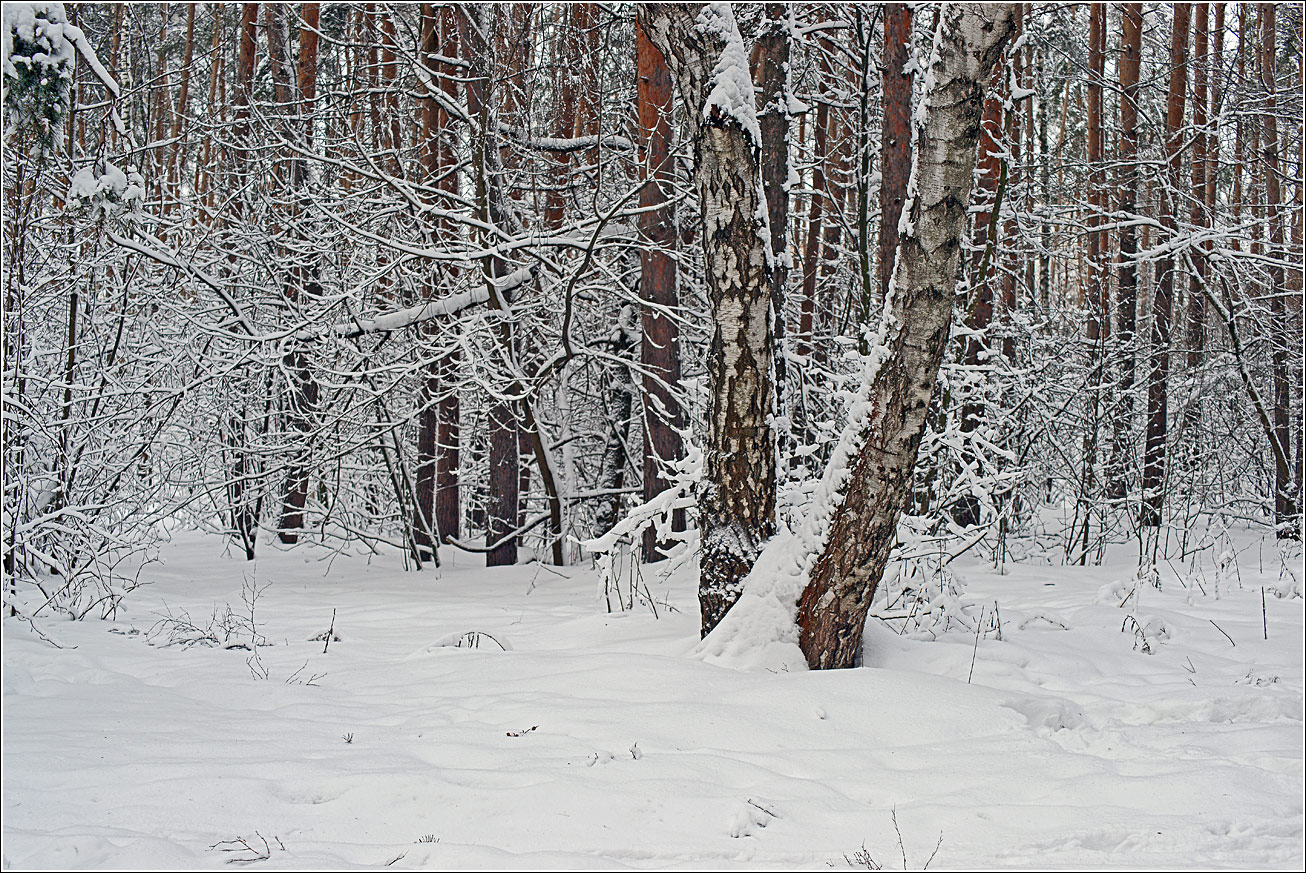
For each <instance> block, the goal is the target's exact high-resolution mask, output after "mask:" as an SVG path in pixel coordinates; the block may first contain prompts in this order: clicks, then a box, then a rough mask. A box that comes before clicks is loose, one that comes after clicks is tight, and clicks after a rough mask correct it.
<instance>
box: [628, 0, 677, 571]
mask: <svg viewBox="0 0 1306 873" xmlns="http://www.w3.org/2000/svg"><path fill="white" fill-rule="evenodd" d="M635 66H636V87H635V99H636V102H637V107H636V108H637V114H638V121H639V145H640V151H641V156H640V165H641V167H642V169H643V173H644V187H643V189H642V190H641V191H640V198H639V205H640V208H641V209H644V210H646V211H645V212H642V213H641V214H640V217H639V230H640V234H641V236H643V238H644V239H645V240H646V241H647V244H646V245H645V246H643V248H642V249H641V251H640V258H639V267H640V273H639V294H640V299H641V300H642V301H643V302H644V306H643V307H642V314H641V318H642V321H643V338H642V340H641V344H640V360H641V362H642V364H643V370H644V375H643V381H644V386H643V397H644V499H645V500H651V499H653V498H654V497H656V496H657V495H658V494H660V493H662V492H663V491H664V490H666V488H667V487H668V483H667V479H666V475H665V473H664V469H663V468H664V465H665V464H667V463H670V462H674V461H679V460H680V459H681V458H682V457H684V452H685V450H684V446H683V444H682V441H681V437H680V432H681V431H682V430H683V429H684V426H685V416H684V411H683V410H682V409H681V408H680V404H679V403H677V402H676V401H675V400H674V399H673V398H672V396H671V389H673V388H675V387H677V386H678V385H679V384H680V327H679V326H678V325H677V324H676V322H675V321H674V320H673V319H672V318H671V317H669V316H668V315H667V311H668V310H671V309H674V308H675V307H676V306H677V305H678V303H679V298H678V295H677V291H676V262H675V259H674V258H673V257H672V252H674V251H675V248H676V219H675V207H674V205H673V204H672V202H671V194H672V185H673V184H674V183H675V175H676V174H675V167H674V166H673V165H672V161H671V146H672V136H673V134H672V130H671V93H672V91H671V71H670V70H669V69H668V68H667V62H666V59H665V58H664V57H663V56H662V52H661V51H660V50H659V49H658V48H657V46H655V45H653V43H652V42H651V41H650V40H649V38H648V34H647V33H646V32H645V31H644V22H643V19H642V18H637V19H636V22H635ZM684 529H685V513H684V511H683V510H679V511H677V512H676V515H675V516H674V517H673V518H672V530H676V531H683V530H684ZM666 546H667V544H664V543H659V542H658V540H657V532H656V531H655V530H654V529H653V528H652V527H649V528H648V529H646V530H645V531H644V560H646V561H658V560H661V559H662V557H663V552H664V550H665V548H666Z"/></svg>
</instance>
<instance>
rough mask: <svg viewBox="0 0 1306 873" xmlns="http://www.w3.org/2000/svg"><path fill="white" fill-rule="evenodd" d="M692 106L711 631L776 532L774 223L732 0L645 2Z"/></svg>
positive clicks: (648, 25) (653, 30)
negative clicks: (703, 337) (705, 345)
mask: <svg viewBox="0 0 1306 873" xmlns="http://www.w3.org/2000/svg"><path fill="white" fill-rule="evenodd" d="M640 16H641V18H642V21H643V25H644V30H645V33H646V34H647V35H648V38H649V39H650V40H651V41H652V42H653V44H654V45H656V46H657V47H658V48H659V49H661V51H662V54H663V56H664V57H665V58H666V60H667V65H668V67H669V68H670V69H671V73H672V77H673V78H674V80H675V85H676V87H677V89H678V90H679V91H680V97H681V100H683V101H684V103H685V106H686V107H687V111H686V113H685V118H686V121H687V126H688V128H689V131H690V136H691V138H692V142H693V150H694V178H695V182H696V183H697V186H698V194H699V209H700V217H701V223H702V239H703V254H704V257H705V259H706V262H707V288H708V299H709V300H710V301H711V305H712V341H711V346H710V350H709V353H708V373H709V378H710V380H711V395H712V397H711V410H710V413H709V417H708V430H707V446H706V452H705V454H706V467H707V469H706V473H705V477H704V483H703V484H704V488H703V492H702V494H701V495H700V498H699V523H700V529H701V531H702V537H703V551H702V558H701V563H700V568H701V569H700V577H699V591H698V598H699V606H700V609H701V612H702V623H703V624H702V629H703V634H704V635H706V634H707V633H708V632H709V631H710V630H712V628H714V627H716V625H717V623H718V622H719V621H720V620H721V618H722V616H724V615H725V614H726V612H727V610H729V609H730V607H731V606H733V605H734V603H735V601H736V600H738V598H739V593H740V590H741V587H742V583H743V579H744V576H745V575H746V574H747V573H748V571H749V570H750V569H751V568H752V566H753V562H754V560H756V558H757V555H758V553H759V552H760V551H761V547H762V544H763V543H764V542H766V540H767V539H769V538H770V537H771V535H772V534H773V533H775V466H776V457H775V432H774V430H773V429H772V427H771V421H770V418H771V414H772V408H773V403H774V396H775V394H774V392H775V386H774V384H773V383H772V373H773V372H774V371H773V357H774V349H775V339H774V331H773V307H772V300H773V296H772V290H773V288H774V285H773V281H772V272H773V263H772V257H771V254H770V244H769V238H770V236H769V235H770V229H769V227H768V226H767V225H768V224H769V222H768V215H767V211H766V205H765V200H764V196H763V192H762V188H761V185H760V184H759V181H760V167H759V166H758V159H759V154H760V152H761V149H762V145H763V144H762V142H761V130H760V128H759V127H758V123H757V112H756V107H755V105H754V102H753V98H752V91H753V85H752V77H751V73H750V71H749V66H748V54H747V51H746V50H745V48H744V41H743V38H742V37H741V36H740V34H739V27H738V25H737V24H736V23H735V19H734V14H733V13H732V12H731V11H730V8H729V7H728V6H719V5H707V6H699V5H697V4H695V5H692V6H689V5H666V6H664V5H656V4H644V5H641V6H640Z"/></svg>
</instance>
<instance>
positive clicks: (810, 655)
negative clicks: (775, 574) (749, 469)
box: [797, 4, 1018, 669]
mask: <svg viewBox="0 0 1306 873" xmlns="http://www.w3.org/2000/svg"><path fill="white" fill-rule="evenodd" d="M1017 8H1018V7H1017V6H1015V5H992V6H981V5H979V4H958V5H956V6H948V7H946V9H945V11H943V13H942V14H941V16H940V18H941V21H940V22H939V28H940V31H939V33H938V36H937V38H936V40H935V46H936V51H935V54H934V55H933V56H932V57H931V59H930V72H929V79H928V80H927V81H929V82H930V87H929V88H928V90H927V91H926V93H925V94H924V97H923V99H924V120H923V121H919V122H918V125H919V127H918V129H917V144H916V154H915V171H914V173H913V175H914V177H915V181H916V186H915V189H914V190H911V191H909V192H908V198H909V200H908V206H907V213H908V222H907V224H906V226H905V227H904V228H903V232H902V233H901V234H900V235H899V240H898V256H897V262H896V265H895V267H894V294H893V297H892V299H890V300H887V301H885V316H884V319H885V320H884V323H883V325H884V326H883V327H882V331H883V332H884V335H883V338H882V344H883V346H884V348H883V350H882V354H883V356H884V357H883V359H882V363H881V364H880V366H879V367H878V369H877V370H876V372H875V373H874V376H873V378H872V381H871V383H870V385H869V388H868V389H867V390H868V392H869V393H868V400H869V413H868V415H867V416H866V418H864V419H859V420H857V421H856V422H854V423H852V424H850V427H853V428H855V429H856V434H855V437H854V439H853V446H852V449H853V451H854V454H853V455H852V456H851V457H849V459H848V460H849V463H850V465H851V470H849V471H848V476H847V479H846V482H845V484H844V485H843V487H842V488H841V489H840V494H839V496H838V497H836V498H834V499H836V500H838V501H839V503H838V506H837V508H834V509H833V516H832V518H831V520H830V522H829V525H828V527H827V529H826V532H825V544H824V546H823V548H822V550H821V553H820V554H819V555H818V557H817V558H816V562H815V565H814V566H813V568H812V571H811V578H810V581H809V582H808V584H807V587H806V589H805V590H804V591H803V594H802V597H801V598H800V600H799V603H798V616H797V621H798V630H799V645H800V646H801V647H802V650H803V654H804V655H805V656H806V657H807V663H808V664H809V665H810V666H811V667H812V668H813V669H827V668H834V667H851V666H853V664H854V663H855V661H856V659H857V655H858V652H859V651H860V649H861V639H862V630H863V628H864V627H865V625H866V614H867V611H868V610H869V609H870V605H871V599H872V597H873V596H874V594H875V588H876V585H877V584H878V583H879V580H880V577H881V576H882V575H883V573H884V568H885V566H886V565H887V564H888V560H889V549H890V547H891V546H892V544H893V539H894V535H895V533H896V530H897V525H898V517H899V515H900V513H901V510H902V505H903V500H904V498H905V497H906V495H907V492H908V489H909V487H910V484H911V473H912V467H913V466H914V465H915V462H916V453H917V449H918V448H919V446H920V438H921V432H922V430H923V429H924V426H925V417H926V413H927V412H928V411H929V405H930V396H931V394H932V393H933V391H934V383H935V378H936V377H937V375H938V371H939V363H940V362H941V360H942V358H943V353H944V349H945V347H946V345H947V342H948V332H949V327H950V326H951V322H952V305H953V298H954V296H955V290H956V284H957V271H958V268H959V267H960V264H961V238H962V234H963V233H964V232H965V228H966V206H967V203H968V202H969V200H970V190H971V185H972V182H973V176H972V174H973V171H974V168H975V145H976V142H977V140H978V138H979V124H980V114H981V112H982V111H983V106H984V86H985V84H986V83H987V82H988V81H989V77H990V75H991V74H992V71H993V68H994V65H995V64H996V63H998V62H999V60H1000V59H1001V56H1002V49H1003V46H1004V45H1005V44H1006V42H1007V40H1008V39H1009V38H1010V36H1011V34H1012V32H1013V30H1014V28H1015V18H1016V12H1017ZM836 457H837V456H836Z"/></svg>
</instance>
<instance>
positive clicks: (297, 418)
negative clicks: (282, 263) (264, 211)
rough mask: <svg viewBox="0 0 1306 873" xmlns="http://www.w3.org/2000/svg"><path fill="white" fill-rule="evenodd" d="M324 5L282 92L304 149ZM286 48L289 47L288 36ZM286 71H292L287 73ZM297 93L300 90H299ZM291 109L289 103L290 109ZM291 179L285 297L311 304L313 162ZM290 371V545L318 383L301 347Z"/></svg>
mask: <svg viewBox="0 0 1306 873" xmlns="http://www.w3.org/2000/svg"><path fill="white" fill-rule="evenodd" d="M319 18H320V4H318V3H305V4H304V5H303V8H302V10H301V12H300V21H301V26H300V27H299V60H298V68H297V70H296V75H295V79H296V86H297V87H296V89H295V90H294V91H292V90H291V89H290V87H289V86H288V85H286V86H284V90H285V91H286V93H287V94H288V95H289V96H290V97H291V99H292V100H293V99H295V97H296V96H297V97H298V101H297V102H298V106H297V108H296V111H295V116H296V117H295V118H294V119H293V120H292V121H291V122H290V137H291V140H292V141H293V142H294V143H296V144H297V145H298V146H299V147H300V148H303V149H305V150H307V149H310V148H311V147H312V143H313V110H314V105H315V103H316V100H317V55H318V24H319ZM281 38H282V39H284V40H285V44H286V45H285V46H282V49H283V50H286V46H288V45H289V39H288V34H286V33H283V34H282V37H281ZM286 62H287V63H286V67H287V68H288V67H289V54H288V51H287V54H286ZM285 73H288V69H287V70H286V71H285ZM296 92H297V94H296ZM287 108H290V107H287ZM289 163H290V168H291V169H290V181H291V186H292V189H293V192H294V194H293V198H292V201H291V203H290V207H289V214H288V216H287V218H288V220H289V223H290V228H289V230H290V232H289V234H288V236H289V246H290V247H291V251H290V252H289V260H290V276H289V282H288V283H287V289H286V290H287V294H286V296H287V298H288V299H289V300H290V302H291V305H292V306H296V305H298V306H304V305H307V304H310V303H311V302H312V301H313V300H315V299H317V298H318V297H320V296H321V294H322V287H321V285H320V284H319V282H318V267H317V261H316V258H315V256H314V255H313V254H312V252H311V251H310V249H311V247H312V241H311V240H310V239H309V233H308V232H307V231H306V230H305V228H304V227H303V225H302V223H303V222H304V221H305V220H306V212H307V209H305V208H303V205H302V204H301V203H300V202H299V201H300V199H301V198H303V197H304V196H305V191H304V189H305V187H306V186H307V185H308V183H309V165H308V161H307V159H306V158H304V157H303V156H302V155H292V156H291V158H290V161H289ZM285 364H286V372H287V373H289V374H290V386H289V387H290V398H289V401H288V407H289V409H288V411H287V418H288V422H287V423H288V424H289V426H290V430H291V432H293V433H294V434H296V436H297V438H298V445H296V446H295V447H294V449H293V451H294V453H295V454H294V457H293V458H291V461H290V465H289V469H288V470H287V472H286V487H285V493H284V496H283V498H282V505H281V522H280V524H279V525H278V528H279V532H278V535H279V536H280V538H281V541H282V542H283V543H286V544H288V545H289V544H293V543H296V542H298V541H299V533H298V531H300V530H302V529H303V527H304V507H305V506H306V505H307V504H308V481H309V466H310V455H311V452H310V447H309V441H310V440H311V439H312V432H313V420H314V416H315V413H316V410H317V404H318V394H319V393H320V392H319V387H318V384H317V380H316V378H314V376H313V371H312V369H311V368H310V367H309V361H308V353H307V352H306V351H305V350H304V349H302V348H294V349H291V351H290V352H289V353H288V354H287V355H286V358H285Z"/></svg>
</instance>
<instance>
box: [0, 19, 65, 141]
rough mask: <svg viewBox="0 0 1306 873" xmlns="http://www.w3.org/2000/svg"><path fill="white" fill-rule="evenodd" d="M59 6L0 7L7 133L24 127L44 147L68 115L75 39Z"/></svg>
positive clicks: (52, 138) (51, 139)
mask: <svg viewBox="0 0 1306 873" xmlns="http://www.w3.org/2000/svg"><path fill="white" fill-rule="evenodd" d="M80 38H82V35H81V31H80V30H78V29H77V28H76V27H74V26H73V25H71V24H69V23H68V20H67V18H66V17H65V15H64V8H63V4H62V3H6V4H5V5H4V29H3V39H4V47H3V56H4V57H3V76H2V77H0V78H3V82H4V106H5V112H6V115H7V117H8V120H9V126H10V130H7V131H6V134H8V133H9V132H10V131H13V130H25V129H30V130H31V131H32V132H33V133H34V135H35V136H36V138H37V141H38V142H40V143H41V144H42V146H45V147H48V146H49V145H50V144H51V143H52V142H53V140H54V135H55V132H56V131H57V130H58V129H59V126H60V125H61V124H62V123H63V119H64V116H65V115H66V114H67V112H68V95H69V91H70V89H71V88H72V79H73V68H74V67H75V66H76V64H77V48H76V41H77V40H78V39H80Z"/></svg>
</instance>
